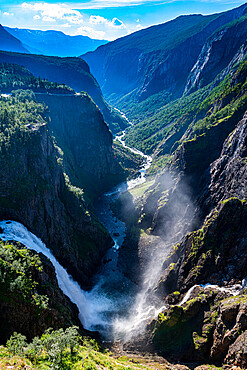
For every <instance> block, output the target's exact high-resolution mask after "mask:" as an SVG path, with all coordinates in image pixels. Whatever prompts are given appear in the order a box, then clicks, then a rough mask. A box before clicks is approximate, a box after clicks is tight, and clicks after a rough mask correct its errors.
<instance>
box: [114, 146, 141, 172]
mask: <svg viewBox="0 0 247 370" xmlns="http://www.w3.org/2000/svg"><path fill="white" fill-rule="evenodd" d="M113 150H114V156H115V158H116V160H117V162H118V163H119V164H120V165H121V167H122V168H123V170H124V172H125V173H126V175H127V178H131V177H134V176H137V175H138V174H139V169H140V167H141V166H142V164H143V162H144V159H143V157H142V156H140V155H139V154H135V153H133V152H131V151H130V150H129V149H128V148H125V147H123V145H122V144H121V143H120V142H119V141H118V140H115V141H114V143H113Z"/></svg>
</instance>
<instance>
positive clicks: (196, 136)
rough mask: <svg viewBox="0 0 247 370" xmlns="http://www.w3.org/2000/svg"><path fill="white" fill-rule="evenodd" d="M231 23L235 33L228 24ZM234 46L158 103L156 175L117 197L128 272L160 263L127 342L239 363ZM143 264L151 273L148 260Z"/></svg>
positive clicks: (241, 110)
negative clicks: (191, 83) (148, 317)
mask: <svg viewBox="0 0 247 370" xmlns="http://www.w3.org/2000/svg"><path fill="white" fill-rule="evenodd" d="M239 24H240V29H239V30H240V31H241V29H242V23H241V22H240V23H239ZM229 29H230V28H228V30H229ZM232 31H233V33H232V35H236V34H237V33H235V31H236V29H235V25H233V28H232ZM226 33H227V32H223V34H226ZM240 34H241V32H240ZM228 37H230V36H229V35H228ZM215 38H216V40H218V34H217V33H216V34H215ZM222 40H223V41H222V43H223V45H224V49H223V50H222V48H221V45H222V44H221V43H220V42H218V43H217V46H218V48H217V47H216V46H214V48H212V49H211V50H212V54H211V57H210V58H209V60H210V61H211V63H210V64H209V65H210V67H211V66H212V64H213V63H215V65H216V66H218V65H219V64H218V62H219V60H220V59H219V58H214V55H221V54H222V53H224V54H225V55H226V56H227V55H228V46H227V43H225V40H224V38H223V37H222ZM209 41H210V42H211V41H212V39H210V40H209ZM235 41H236V43H237V40H235ZM237 49H238V48H237ZM241 50H242V53H241V58H239V60H238V58H237V59H235V58H233V59H232V60H231V61H230V63H229V64H228V66H227V67H226V68H225V69H224V70H223V71H221V72H220V74H218V75H217V76H216V77H215V79H214V80H213V81H212V83H211V84H209V85H207V86H206V87H202V88H201V89H199V90H198V91H196V92H194V93H191V94H190V95H188V96H186V97H182V98H180V99H178V100H176V101H175V102H174V103H170V104H169V105H168V107H167V108H164V110H161V112H160V115H161V116H162V115H163V116H164V119H167V120H171V121H170V123H168V122H167V121H166V122H167V126H166V127H165V126H164V130H162V129H160V128H159V126H158V125H157V127H156V135H157V136H156V137H157V138H159V137H160V138H161V139H160V140H161V142H162V140H163V142H162V145H160V146H159V145H158V149H157V151H158V150H160V152H159V154H157V153H156V154H157V157H156V156H154V164H153V166H154V168H153V170H156V172H155V171H154V172H155V173H157V172H158V174H157V175H156V177H155V179H154V180H152V178H151V179H149V184H148V183H147V184H146V186H145V188H144V189H143V190H142V189H141V188H140V189H139V197H138V198H137V199H136V200H135V199H134V198H131V197H130V199H129V206H126V204H124V202H126V199H127V197H126V196H125V198H124V199H122V202H123V205H122V207H121V206H120V207H119V205H118V207H119V208H120V209H121V208H122V210H123V211H122V212H123V213H124V210H126V209H127V213H126V214H125V219H128V217H129V213H130V211H129V209H132V214H133V216H132V217H133V219H134V221H135V223H134V225H135V226H134V225H133V224H132V225H131V226H129V228H130V227H131V228H132V229H131V232H130V229H129V232H128V231H127V237H128V240H127V241H126V249H127V246H128V245H130V246H131V247H130V248H128V249H127V251H128V252H127V254H128V257H127V258H128V260H132V265H131V268H132V274H134V275H135V279H136V278H137V277H136V275H137V274H140V271H138V268H137V267H138V266H141V273H142V274H143V273H145V270H144V271H143V267H142V266H143V265H145V261H146V260H149V259H153V260H152V266H155V270H156V271H160V272H159V274H158V277H157V280H156V282H155V283H154V284H153V290H152V289H151V288H150V286H148V289H149V290H148V291H149V293H148V292H146V294H149V295H148V299H149V300H152V301H153V302H155V300H157V299H160V300H161V301H160V302H161V303H160V305H161V306H163V307H162V312H161V313H160V314H159V315H158V317H156V318H155V319H154V320H153V321H152V322H149V323H148V326H147V328H146V332H145V333H144V334H142V335H140V336H138V337H137V338H136V339H135V340H134V341H133V343H130V344H127V345H126V349H128V350H133V349H134V348H135V349H138V348H139V349H140V350H141V351H143V349H146V350H147V351H156V350H158V351H159V353H160V354H163V355H164V356H165V357H166V358H168V359H173V361H184V362H190V361H191V358H193V360H194V361H196V362H198V363H213V364H217V363H218V364H222V363H225V364H226V365H228V366H233V364H234V365H238V366H239V367H240V368H245V367H246V355H245V352H244V351H242V350H241V349H240V348H243V346H242V347H241V343H244V342H245V341H246V338H247V325H246V320H245V319H243V318H244V317H245V318H246V313H247V304H246V302H247V295H246V280H245V279H246V269H245V266H246V261H247V251H246V232H247V224H246V200H247V194H246V153H247V148H246V118H247V110H246V107H247V61H246V59H247V58H246V48H244V46H243V47H241ZM244 51H245V52H244ZM234 52H235V51H234ZM198 60H200V61H201V59H198ZM212 62H213V63H212ZM228 62H229V60H228ZM198 64H199V63H198ZM216 72H217V68H216ZM172 105H174V107H173V106H172ZM165 109H166V110H165ZM154 122H155V121H154ZM156 124H157V121H156ZM173 124H174V125H175V126H173ZM154 126H155V123H154ZM144 127H145V126H143V128H144ZM139 129H140V127H139ZM138 133H139V135H141V130H139V131H138ZM139 140H140V139H139ZM154 147H155V144H154ZM155 167H156V168H155ZM157 167H158V169H157ZM151 180H152V181H151ZM148 185H149V186H148ZM130 193H131V191H130ZM133 194H134V193H133ZM131 206H132V208H131ZM134 227H135V228H136V230H135V232H134V231H133V230H134ZM136 235H137V236H139V237H136ZM154 250H155V251H156V254H157V256H155V253H154V252H153V251H154ZM124 253H125V254H126V250H125V251H123V252H122V254H124ZM130 255H131V256H132V258H131V257H130ZM123 258H124V256H123ZM133 260H135V261H136V263H135V264H134V263H133ZM124 261H125V262H126V257H125V260H124ZM129 270H130V266H129V265H128V272H127V273H128V274H129ZM147 273H148V277H150V280H151V279H153V275H152V271H151V270H150V269H148V271H147ZM141 276H142V275H141ZM144 276H146V275H144ZM207 285H208V287H207ZM219 287H220V288H219ZM150 289H151V290H152V293H150ZM151 294H152V295H151ZM244 348H245V346H244Z"/></svg>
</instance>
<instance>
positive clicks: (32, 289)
mask: <svg viewBox="0 0 247 370" xmlns="http://www.w3.org/2000/svg"><path fill="white" fill-rule="evenodd" d="M42 270H43V267H42V263H41V260H40V257H39V256H38V254H36V253H33V252H31V251H30V250H28V249H27V248H26V247H24V246H23V245H21V244H20V243H15V244H13V243H10V242H4V241H2V240H0V291H1V299H3V296H10V295H11V296H12V298H14V297H15V298H16V299H17V297H18V298H19V299H21V300H23V301H26V302H30V303H31V304H32V305H35V306H37V308H39V309H41V310H42V309H45V308H47V307H48V301H49V299H48V297H47V296H46V295H43V294H41V293H40V289H39V287H38V282H37V281H36V280H35V275H37V273H41V272H42Z"/></svg>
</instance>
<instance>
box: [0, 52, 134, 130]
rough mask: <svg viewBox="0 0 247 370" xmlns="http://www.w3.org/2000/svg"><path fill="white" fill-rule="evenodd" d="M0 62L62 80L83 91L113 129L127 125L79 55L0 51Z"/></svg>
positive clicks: (54, 79) (43, 76)
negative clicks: (57, 55)
mask: <svg viewBox="0 0 247 370" xmlns="http://www.w3.org/2000/svg"><path fill="white" fill-rule="evenodd" d="M0 62H1V63H14V64H18V65H20V66H24V67H26V68H27V69H28V70H29V71H30V72H31V73H32V74H33V75H34V76H36V77H41V78H46V79H48V80H49V81H53V82H57V83H60V84H66V85H68V86H70V87H71V88H72V89H74V90H75V91H76V92H81V91H85V92H87V93H88V94H89V95H90V96H91V97H92V99H93V100H94V102H95V103H96V104H97V105H98V107H99V108H100V110H101V111H102V113H103V116H104V118H105V121H106V122H107V123H108V125H109V127H110V129H111V130H112V131H113V132H114V133H115V132H118V131H120V130H121V129H124V128H125V127H126V126H127V125H128V122H127V120H126V119H125V118H123V116H122V115H121V114H120V113H119V112H117V111H116V110H114V109H113V108H112V107H110V106H109V105H108V104H107V103H106V102H105V100H104V97H103V95H102V92H101V90H100V87H99V85H98V82H97V81H96V79H95V78H94V76H93V75H92V74H91V73H90V69H89V66H88V65H87V63H86V62H85V61H84V60H82V59H81V58H59V57H49V56H44V55H34V54H20V53H8V52H4V51H0Z"/></svg>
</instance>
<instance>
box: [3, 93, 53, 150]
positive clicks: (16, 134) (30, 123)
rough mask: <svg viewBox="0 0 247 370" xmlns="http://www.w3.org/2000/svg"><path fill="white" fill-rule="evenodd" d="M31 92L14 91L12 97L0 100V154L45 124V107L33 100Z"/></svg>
mask: <svg viewBox="0 0 247 370" xmlns="http://www.w3.org/2000/svg"><path fill="white" fill-rule="evenodd" d="M33 99H34V94H33V92H32V91H31V90H26V91H24V90H18V91H15V93H14V94H13V96H12V97H9V98H3V97H2V98H0V125H1V131H0V152H1V153H2V155H3V154H4V148H5V150H6V149H7V147H8V146H9V145H10V143H11V142H12V141H15V142H18V141H19V140H20V141H22V142H23V141H25V138H28V136H29V135H28V133H30V132H32V131H34V130H37V129H38V128H39V127H40V126H41V125H43V124H46V121H45V112H46V111H45V107H44V106H43V105H42V104H38V103H37V102H35V101H34V100H33Z"/></svg>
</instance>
